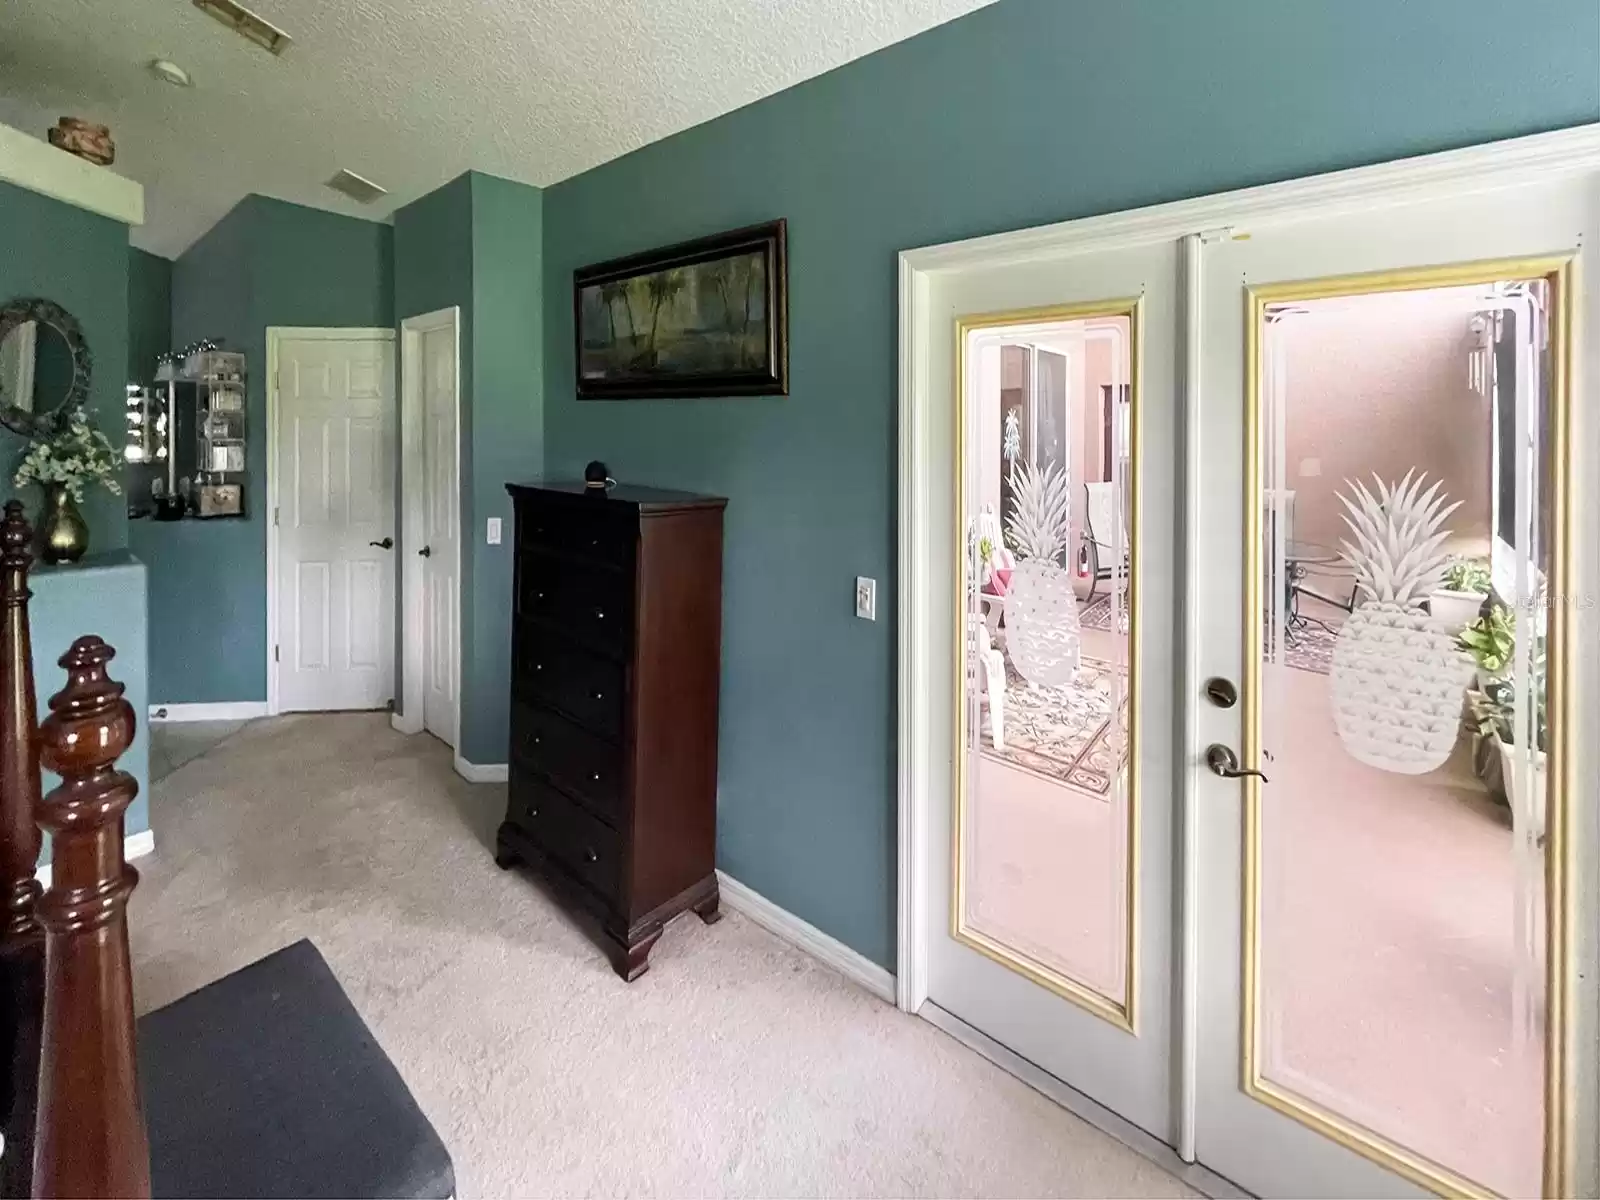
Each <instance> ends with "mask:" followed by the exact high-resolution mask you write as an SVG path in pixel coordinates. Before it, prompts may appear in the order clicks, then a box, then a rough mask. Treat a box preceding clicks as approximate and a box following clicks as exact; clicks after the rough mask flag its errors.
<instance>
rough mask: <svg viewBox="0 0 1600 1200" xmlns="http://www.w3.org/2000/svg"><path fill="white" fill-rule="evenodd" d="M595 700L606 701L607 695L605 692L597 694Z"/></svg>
mask: <svg viewBox="0 0 1600 1200" xmlns="http://www.w3.org/2000/svg"><path fill="white" fill-rule="evenodd" d="M594 698H595V699H596V700H604V699H605V698H606V694H605V693H604V692H595V693H594Z"/></svg>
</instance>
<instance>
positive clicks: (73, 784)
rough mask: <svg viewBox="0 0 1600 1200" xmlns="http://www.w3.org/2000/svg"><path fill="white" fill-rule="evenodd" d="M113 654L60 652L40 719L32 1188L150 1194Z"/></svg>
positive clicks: (126, 793) (131, 876) (91, 646)
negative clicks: (46, 776)
mask: <svg viewBox="0 0 1600 1200" xmlns="http://www.w3.org/2000/svg"><path fill="white" fill-rule="evenodd" d="M115 654H116V651H115V650H113V649H112V648H111V647H110V646H108V645H106V643H105V642H104V641H102V640H101V639H100V638H97V637H81V638H79V639H78V640H77V641H75V642H73V643H72V649H70V650H68V651H67V652H66V654H64V655H62V656H61V660H60V661H61V666H63V667H65V668H66V671H67V686H66V687H64V688H63V689H62V690H61V691H60V692H58V693H56V694H55V695H54V696H52V697H51V698H50V716H49V717H47V718H46V719H45V722H44V724H43V725H42V726H40V728H39V747H40V754H41V757H42V759H43V762H44V765H45V766H46V767H48V768H50V769H51V770H52V771H55V772H56V773H57V774H58V775H60V776H61V784H60V786H58V787H56V788H54V789H53V790H52V791H51V792H50V794H49V795H48V796H46V797H45V798H44V801H43V803H42V804H41V806H40V810H39V823H40V824H41V825H42V826H43V827H44V828H45V829H47V830H49V831H50V834H51V839H52V840H51V850H52V860H53V861H52V869H51V880H50V890H49V891H47V892H46V893H45V894H44V897H43V898H42V899H41V900H40V901H39V922H40V924H42V925H43V926H44V934H45V992H44V1039H43V1047H42V1051H41V1062H40V1069H39V1119H38V1125H37V1134H36V1140H35V1149H34V1160H33V1161H34V1167H33V1186H34V1195H36V1196H148V1195H149V1194H150V1148H149V1142H148V1138H147V1136H146V1134H145V1124H144V1113H143V1111H142V1109H141V1106H140V1101H139V1073H138V1065H137V1062H136V1058H135V1042H134V1025H133V972H132V967H131V964H130V960H129V954H128V919H127V909H128V897H129V895H130V894H131V893H132V892H133V889H134V886H135V885H136V884H137V883H138V881H139V876H138V874H137V873H136V872H135V871H134V869H133V868H132V867H130V866H128V864H127V862H126V861H125V860H124V859H123V850H122V817H123V813H124V812H126V811H127V808H128V805H129V804H131V803H132V802H133V798H134V796H136V795H137V794H138V791H139V785H138V783H136V782H135V780H134V778H133V776H131V775H129V774H128V773H127V772H125V771H119V770H117V768H116V763H117V758H118V757H119V756H120V755H121V754H122V753H123V751H125V750H126V749H127V748H128V746H129V744H130V743H132V741H133V737H134V718H133V708H132V706H131V705H129V703H128V702H127V700H125V699H124V698H123V686H122V685H121V684H120V683H117V682H115V681H114V680H112V679H111V678H109V677H108V676H107V674H106V664H107V663H109V662H110V661H111V659H112V657H113V656H114V655H115Z"/></svg>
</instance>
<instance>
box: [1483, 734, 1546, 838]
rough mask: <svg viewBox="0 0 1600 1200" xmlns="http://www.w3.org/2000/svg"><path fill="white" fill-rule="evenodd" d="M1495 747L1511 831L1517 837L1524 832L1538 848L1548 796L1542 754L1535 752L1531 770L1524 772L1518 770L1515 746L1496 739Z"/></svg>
mask: <svg viewBox="0 0 1600 1200" xmlns="http://www.w3.org/2000/svg"><path fill="white" fill-rule="evenodd" d="M1495 744H1496V745H1497V746H1499V748H1500V774H1501V778H1502V780H1503V781H1504V782H1505V787H1506V799H1507V800H1509V801H1510V802H1511V827H1512V828H1513V829H1515V830H1517V831H1518V832H1519V833H1520V832H1521V831H1522V830H1524V829H1527V830H1529V831H1530V832H1531V833H1532V834H1533V839H1534V841H1535V842H1538V843H1540V844H1541V845H1542V844H1543V842H1544V813H1545V797H1546V795H1547V794H1548V791H1547V788H1546V786H1545V784H1546V781H1547V779H1548V772H1547V770H1546V767H1545V762H1546V756H1545V752H1544V751H1543V750H1539V751H1536V752H1535V753H1534V755H1533V770H1532V771H1531V772H1524V771H1519V770H1518V766H1519V764H1518V762H1517V758H1518V756H1517V748H1516V747H1515V746H1508V745H1506V743H1504V742H1502V741H1500V739H1499V738H1496V739H1495ZM1530 776H1531V777H1530Z"/></svg>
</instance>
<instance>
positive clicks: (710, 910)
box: [694, 890, 722, 925]
mask: <svg viewBox="0 0 1600 1200" xmlns="http://www.w3.org/2000/svg"><path fill="white" fill-rule="evenodd" d="M721 903H722V894H721V892H718V891H715V890H713V891H712V893H711V895H709V896H707V897H706V898H705V899H704V900H702V901H700V902H699V903H698V904H696V905H695V906H694V911H695V915H696V916H697V917H699V918H700V919H701V920H702V921H704V922H705V923H706V924H707V925H715V924H716V923H717V922H718V921H720V920H722V909H721V908H720V907H719V905H720V904H721Z"/></svg>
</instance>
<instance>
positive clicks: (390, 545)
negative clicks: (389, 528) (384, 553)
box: [367, 537, 394, 550]
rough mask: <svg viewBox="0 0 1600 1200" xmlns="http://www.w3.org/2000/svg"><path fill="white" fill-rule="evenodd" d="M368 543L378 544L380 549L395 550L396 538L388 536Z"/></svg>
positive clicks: (371, 544) (370, 544)
mask: <svg viewBox="0 0 1600 1200" xmlns="http://www.w3.org/2000/svg"><path fill="white" fill-rule="evenodd" d="M367 545H369V546H376V547H377V548H378V549H379V550H393V549H394V539H393V538H392V537H386V538H384V539H383V541H381V542H368V543H367Z"/></svg>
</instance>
